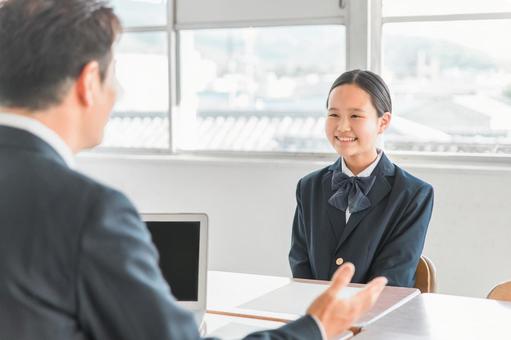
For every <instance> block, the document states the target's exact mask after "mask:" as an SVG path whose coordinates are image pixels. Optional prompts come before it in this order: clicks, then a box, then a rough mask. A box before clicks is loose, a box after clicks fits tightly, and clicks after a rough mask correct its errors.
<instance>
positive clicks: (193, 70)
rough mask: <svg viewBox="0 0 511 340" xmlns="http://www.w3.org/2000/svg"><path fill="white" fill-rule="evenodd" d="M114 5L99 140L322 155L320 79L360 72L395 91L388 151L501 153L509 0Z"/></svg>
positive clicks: (506, 112) (510, 99)
mask: <svg viewBox="0 0 511 340" xmlns="http://www.w3.org/2000/svg"><path fill="white" fill-rule="evenodd" d="M113 3H114V5H115V7H116V10H117V12H118V13H120V15H121V19H122V20H123V23H124V26H125V31H126V33H124V34H123V37H122V39H121V41H120V43H119V45H118V46H117V52H118V53H117V75H118V78H119V81H120V83H121V85H122V87H123V91H122V92H123V94H122V95H121V98H120V100H119V102H118V104H117V105H116V107H115V109H114V112H113V114H112V118H111V120H110V121H109V123H108V125H107V128H106V135H105V139H104V143H103V146H105V147H123V148H135V149H150V150H155V149H159V150H163V151H164V152H175V151H183V152H189V151H262V152H282V151H283V152H331V148H330V147H329V145H328V142H327V141H326V138H325V137H324V132H323V124H324V116H325V101H326V94H327V92H328V89H329V86H330V84H331V83H332V81H333V80H334V79H335V78H336V77H337V76H338V75H339V74H340V73H342V72H343V71H345V70H347V69H353V68H366V69H372V70H375V71H377V72H378V73H380V74H382V76H383V77H384V79H385V80H386V81H387V83H389V86H390V87H391V91H392V94H393V99H394V109H393V111H394V112H393V121H392V124H391V127H390V129H389V130H388V131H387V132H386V134H385V139H384V143H385V148H386V149H387V150H403V151H417V152H421V151H432V152H456V153H503V154H510V153H511V44H507V43H506V41H505V33H506V32H509V31H511V30H510V29H511V0H487V1H480V0H477V1H476V0H449V1H444V0H431V1H422V0H370V1H369V0H367V1H349V2H347V1H339V0H322V1H321V2H313V1H310V0H272V1H270V0H244V1H241V2H240V1H239V0H214V1H205V0H123V1H119V0H117V1H114V2H113ZM197 9H200V10H197Z"/></svg>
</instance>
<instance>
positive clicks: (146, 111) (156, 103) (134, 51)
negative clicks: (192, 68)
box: [102, 32, 169, 149]
mask: <svg viewBox="0 0 511 340" xmlns="http://www.w3.org/2000/svg"><path fill="white" fill-rule="evenodd" d="M166 42H167V35H166V33H164V32H142V33H124V34H123V36H122V38H121V41H120V42H119V45H118V46H117V48H116V75H117V79H118V82H119V94H118V99H117V103H116V105H115V107H114V110H113V112H112V115H111V117H110V120H109V122H108V124H107V126H106V129H105V137H104V139H103V143H102V146H105V147H125V148H151V149H158V148H163V149H165V148H168V147H169V119H168V112H169V86H168V83H169V81H168V79H169V78H168V77H169V73H168V56H167V43H166Z"/></svg>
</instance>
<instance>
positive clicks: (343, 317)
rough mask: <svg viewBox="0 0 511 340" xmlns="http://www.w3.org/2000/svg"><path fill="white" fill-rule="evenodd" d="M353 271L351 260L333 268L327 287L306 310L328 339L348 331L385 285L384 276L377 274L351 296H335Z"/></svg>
mask: <svg viewBox="0 0 511 340" xmlns="http://www.w3.org/2000/svg"><path fill="white" fill-rule="evenodd" d="M354 273H355V267H354V266H353V264H351V263H346V264H345V265H343V266H341V267H340V268H339V269H337V271H336V272H335V274H334V276H333V278H332V282H331V284H330V287H328V289H327V290H326V291H325V292H324V293H323V294H321V295H320V296H319V297H318V298H317V299H316V300H314V302H313V303H312V304H311V305H310V307H309V309H308V310H307V314H310V315H312V316H314V317H316V318H317V319H318V320H319V321H320V322H321V324H322V325H323V327H324V329H325V332H326V335H327V337H328V338H329V339H332V338H334V337H336V336H338V335H340V334H341V333H342V332H344V331H346V330H348V329H349V328H350V327H351V326H352V325H353V323H354V322H355V321H356V320H358V318H359V317H360V316H362V315H363V314H364V313H366V312H367V311H369V309H370V308H371V307H372V306H373V305H374V303H375V302H376V300H377V299H378V296H379V295H380V293H381V291H382V290H383V288H384V287H385V285H386V284H387V279H386V278H384V277H378V278H375V279H374V280H372V281H371V282H369V283H368V284H367V286H366V287H364V289H363V290H361V291H360V292H358V293H357V294H356V295H355V296H353V297H352V298H350V299H341V298H339V297H338V294H339V292H340V291H341V290H342V289H343V288H344V287H346V286H347V285H348V283H350V281H351V278H352V277H353V274H354Z"/></svg>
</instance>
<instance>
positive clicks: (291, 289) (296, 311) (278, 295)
mask: <svg viewBox="0 0 511 340" xmlns="http://www.w3.org/2000/svg"><path fill="white" fill-rule="evenodd" d="M327 287H328V286H327V285H322V284H312V283H303V282H290V283H288V284H287V285H285V286H283V287H280V288H277V289H275V290H274V291H271V292H269V293H267V294H264V295H262V296H260V297H258V298H256V299H254V300H251V301H248V302H246V303H244V304H242V305H239V306H238V308H240V309H248V310H256V311H262V312H270V313H275V314H280V315H281V316H282V318H283V319H287V320H293V319H297V318H298V317H300V316H301V315H303V314H305V311H306V310H307V308H308V307H309V305H310V304H311V303H312V301H314V299H316V297H318V296H319V295H320V294H321V293H323V292H324V291H325V289H326V288H327ZM360 290H361V288H353V287H345V288H343V289H342V290H341V292H340V293H339V297H340V298H343V299H345V298H349V297H351V296H353V295H355V294H356V293H357V292H359V291H360Z"/></svg>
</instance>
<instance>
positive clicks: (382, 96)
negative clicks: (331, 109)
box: [326, 70, 392, 117]
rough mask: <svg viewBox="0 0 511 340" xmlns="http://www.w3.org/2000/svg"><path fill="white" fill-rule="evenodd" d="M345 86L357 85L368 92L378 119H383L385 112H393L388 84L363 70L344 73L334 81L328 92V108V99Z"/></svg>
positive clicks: (374, 74)
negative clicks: (338, 88) (335, 90)
mask: <svg viewBox="0 0 511 340" xmlns="http://www.w3.org/2000/svg"><path fill="white" fill-rule="evenodd" d="M345 84H354V85H357V86H358V87H360V88H361V89H362V90H364V91H365V92H367V93H368V94H369V96H370V97H371V102H372V104H373V106H374V107H375V108H376V112H377V114H378V117H382V116H383V114H384V113H385V112H392V100H391V98H390V91H389V88H388V86H387V84H385V82H384V81H383V79H382V78H381V77H380V76H379V75H377V74H376V73H373V72H371V71H363V70H352V71H348V72H344V73H343V74H341V75H340V76H339V78H337V79H336V80H335V81H334V83H333V84H332V87H330V91H328V97H327V100H326V106H327V108H328V98H330V93H331V92H332V90H333V89H335V88H336V87H338V86H341V85H345Z"/></svg>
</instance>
